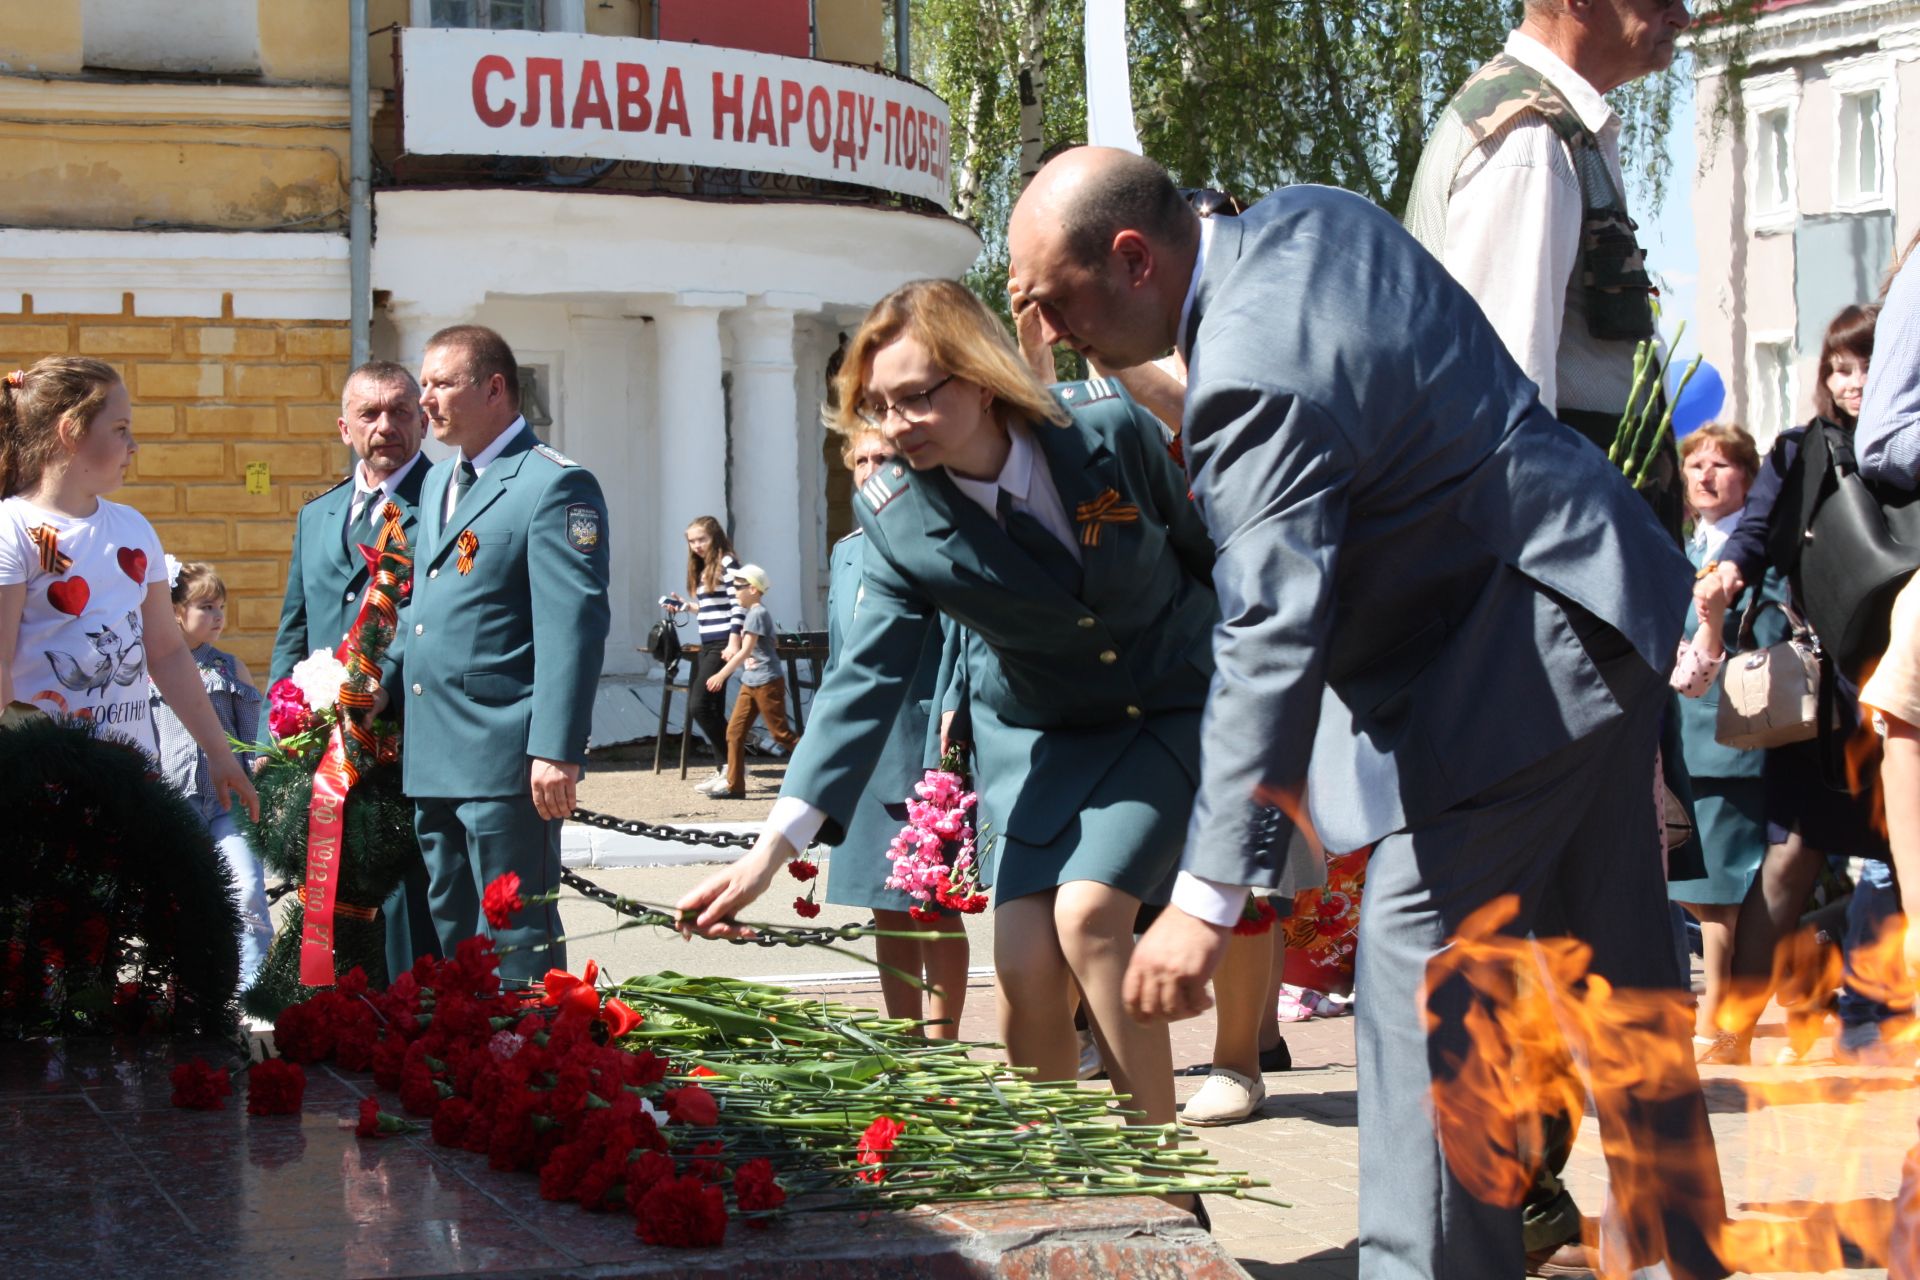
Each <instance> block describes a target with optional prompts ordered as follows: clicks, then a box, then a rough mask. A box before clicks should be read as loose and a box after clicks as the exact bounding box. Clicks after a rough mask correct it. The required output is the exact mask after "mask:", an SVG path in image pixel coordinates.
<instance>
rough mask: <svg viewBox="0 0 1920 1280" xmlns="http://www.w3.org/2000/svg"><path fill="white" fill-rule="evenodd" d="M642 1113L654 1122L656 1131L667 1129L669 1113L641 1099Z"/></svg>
mask: <svg viewBox="0 0 1920 1280" xmlns="http://www.w3.org/2000/svg"><path fill="white" fill-rule="evenodd" d="M640 1113H641V1114H642V1115H644V1116H646V1117H647V1118H648V1119H649V1120H651V1121H653V1124H654V1127H655V1128H656V1129H664V1128H666V1127H667V1113H666V1112H664V1111H662V1110H661V1109H660V1108H658V1107H656V1106H654V1105H653V1104H652V1103H651V1102H649V1101H647V1100H646V1099H645V1098H642V1099H640Z"/></svg>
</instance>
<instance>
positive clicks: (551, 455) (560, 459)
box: [533, 441, 580, 467]
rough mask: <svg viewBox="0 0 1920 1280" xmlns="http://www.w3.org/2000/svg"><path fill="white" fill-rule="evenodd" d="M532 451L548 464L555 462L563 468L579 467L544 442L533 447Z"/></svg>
mask: <svg viewBox="0 0 1920 1280" xmlns="http://www.w3.org/2000/svg"><path fill="white" fill-rule="evenodd" d="M533 451H534V452H535V453H537V454H539V455H540V456H541V457H543V458H545V459H546V460H547V461H548V462H555V463H558V464H559V465H561V466H563V467H577V466H579V465H580V464H579V463H577V462H575V461H574V460H573V459H572V458H569V457H568V456H567V455H566V454H564V453H562V452H560V451H559V450H558V449H556V448H554V447H553V446H552V445H550V444H547V443H546V442H545V441H542V442H541V443H539V444H536V445H534V446H533Z"/></svg>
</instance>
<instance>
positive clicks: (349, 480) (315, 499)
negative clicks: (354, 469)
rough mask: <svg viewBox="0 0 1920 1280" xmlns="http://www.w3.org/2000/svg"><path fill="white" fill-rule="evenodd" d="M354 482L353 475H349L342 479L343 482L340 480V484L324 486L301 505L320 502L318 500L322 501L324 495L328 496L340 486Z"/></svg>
mask: <svg viewBox="0 0 1920 1280" xmlns="http://www.w3.org/2000/svg"><path fill="white" fill-rule="evenodd" d="M352 483H353V477H352V476H351V475H349V476H348V477H347V478H346V479H345V480H342V481H341V482H340V483H339V484H333V485H328V486H327V487H326V488H324V489H322V490H321V491H320V492H318V493H316V494H314V495H313V496H312V497H311V498H308V499H307V501H306V502H303V503H301V504H300V505H301V506H307V505H308V504H310V503H315V502H318V501H320V499H322V498H324V497H326V496H327V495H328V494H330V493H332V492H333V491H334V490H335V489H338V488H341V487H342V486H344V485H350V484H352Z"/></svg>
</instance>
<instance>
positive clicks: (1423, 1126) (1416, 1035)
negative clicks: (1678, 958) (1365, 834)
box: [1356, 624, 1726, 1280]
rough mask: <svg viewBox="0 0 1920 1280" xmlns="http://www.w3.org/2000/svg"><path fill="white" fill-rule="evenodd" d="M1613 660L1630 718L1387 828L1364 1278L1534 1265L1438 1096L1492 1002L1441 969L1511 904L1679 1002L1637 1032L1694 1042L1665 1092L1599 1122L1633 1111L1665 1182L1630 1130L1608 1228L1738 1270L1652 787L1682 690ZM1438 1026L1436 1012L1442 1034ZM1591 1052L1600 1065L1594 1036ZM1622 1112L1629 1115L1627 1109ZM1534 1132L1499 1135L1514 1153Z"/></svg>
mask: <svg viewBox="0 0 1920 1280" xmlns="http://www.w3.org/2000/svg"><path fill="white" fill-rule="evenodd" d="M1576 625H1577V624H1576ZM1613 638H1614V639H1616V640H1617V637H1613ZM1597 657H1598V655H1596V658H1597ZM1603 669H1604V670H1605V671H1606V673H1607V676H1608V684H1609V686H1610V687H1611V688H1612V691H1613V694H1614V696H1615V699H1616V700H1617V701H1618V702H1619V703H1620V705H1621V706H1622V708H1623V709H1624V711H1623V714H1622V715H1620V716H1619V717H1617V718H1616V719H1614V720H1613V721H1611V722H1609V723H1608V724H1606V725H1605V726H1603V727H1602V728H1601V729H1599V730H1597V731H1595V732H1593V733H1591V734H1588V735H1587V736H1585V737H1583V738H1581V739H1579V740H1578V741H1576V742H1573V743H1571V744H1569V745H1567V746H1565V747H1563V748H1561V749H1560V750H1559V751H1557V752H1555V753H1553V754H1552V755H1550V756H1548V757H1547V758H1546V759H1544V760H1541V761H1538V762H1536V763H1535V764H1533V765H1530V766H1528V767H1527V768H1525V769H1523V770H1521V771H1520V772H1519V773H1516V774H1514V775H1513V776H1511V777H1509V778H1507V779H1504V780H1503V781H1501V782H1499V783H1497V784H1496V785H1494V786H1492V787H1489V788H1488V789H1486V790H1485V791H1483V792H1481V793H1480V794H1478V795H1476V796H1473V797H1471V798H1469V799H1468V800H1466V801H1464V802H1462V803H1460V804H1458V805H1455V806H1454V807H1453V808H1451V809H1449V810H1447V811H1446V812H1444V813H1442V814H1440V815H1438V816H1437V817H1435V818H1433V819H1431V820H1430V821H1426V822H1423V823H1421V824H1419V825H1417V826H1414V827H1411V828H1409V829H1406V830H1403V831H1399V832H1395V833H1394V834H1393V835H1390V836H1388V837H1387V838H1385V839H1383V840H1382V841H1380V843H1379V844H1378V846H1376V847H1375V849H1374V852H1373V857H1372V859H1371V860H1370V861H1369V862H1368V865H1367V891H1366V894H1365V896H1364V897H1363V899H1362V901H1361V908H1360V910H1361V922H1360V939H1361V945H1360V948H1359V956H1358V966H1357V975H1356V982H1357V990H1358V991H1359V993H1360V1000H1359V1004H1358V1014H1359V1022H1358V1027H1357V1047H1358V1054H1359V1119H1360V1275H1361V1277H1362V1278H1363V1280H1406V1278H1409V1277H1422V1278H1431V1280H1480V1278H1481V1277H1486V1276H1518V1275H1520V1274H1521V1273H1522V1271H1523V1270H1524V1255H1523V1251H1522V1245H1521V1223H1520V1214H1519V1210H1518V1208H1517V1207H1500V1206H1496V1205H1493V1204H1489V1203H1486V1202H1484V1201H1482V1200H1479V1199H1477V1198H1476V1197H1475V1196H1474V1195H1473V1194H1472V1193H1471V1192H1470V1191H1469V1190H1468V1189H1467V1188H1466V1186H1464V1185H1463V1184H1462V1183H1461V1181H1460V1180H1459V1178H1458V1177H1456V1175H1455V1174H1454V1172H1453V1170H1452V1169H1451V1168H1450V1167H1449V1165H1448V1159H1447V1155H1446V1152H1445V1150H1444V1149H1443V1147H1442V1144H1441V1140H1440V1134H1439V1131H1438V1128H1437V1126H1436V1121H1435V1115H1434V1110H1433V1106H1432V1101H1431V1095H1432V1090H1433V1086H1434V1082H1435V1080H1436V1079H1440V1080H1443V1081H1444V1080H1446V1079H1447V1078H1449V1076H1450V1075H1451V1074H1452V1071H1453V1066H1452V1065H1451V1064H1457V1063H1460V1062H1462V1061H1465V1060H1467V1059H1468V1055H1470V1054H1472V1053H1473V1052H1474V1051H1473V1050H1472V1049H1471V1048H1470V1046H1469V1042H1468V1039H1467V1036H1466V1033H1465V1032H1464V1030H1463V1029H1462V1023H1463V1021H1464V1019H1465V1017H1466V1014H1467V1012H1468V1010H1469V1009H1470V1008H1471V1007H1472V1005H1473V1004H1474V1002H1475V999H1476V997H1475V996H1474V995H1473V993H1471V992H1470V991H1468V990H1467V989H1466V985H1465V983H1464V982H1463V981H1461V980H1460V979H1458V978H1454V979H1450V980H1447V981H1444V982H1442V983H1440V984H1439V985H1437V986H1436V987H1435V988H1434V990H1433V991H1431V992H1428V991H1427V990H1426V983H1427V971H1428V962H1429V961H1430V960H1432V959H1433V958H1434V957H1435V956H1436V955H1438V954H1439V953H1440V952H1441V951H1442V950H1443V949H1444V948H1446V947H1447V945H1448V940H1449V939H1450V938H1452V937H1454V936H1455V935H1456V934H1457V932H1458V931H1459V927H1460V925H1461V923H1462V922H1463V921H1464V920H1465V919H1466V917H1467V916H1469V915H1470V914H1472V913H1473V912H1474V911H1475V910H1476V909H1478V908H1480V907H1481V906H1483V905H1486V904H1487V903H1489V902H1492V901H1493V900H1495V899H1496V898H1499V897H1501V896H1503V895H1513V896H1514V897H1516V898H1517V899H1518V903H1519V908H1520V914H1519V916H1518V918H1517V919H1516V920H1515V921H1513V922H1512V923H1511V924H1510V925H1508V926H1507V932H1509V933H1511V934H1515V935H1524V934H1527V933H1530V932H1533V931H1534V929H1535V926H1536V924H1542V923H1543V922H1546V921H1555V922H1564V924H1565V927H1566V930H1567V932H1568V933H1570V934H1572V935H1573V936H1574V937H1576V938H1578V939H1580V940H1582V941H1584V942H1586V943H1587V944H1588V945H1590V946H1591V947H1592V962H1591V970H1590V971H1591V972H1592V973H1595V974H1598V975H1601V976H1603V977H1604V978H1606V980H1607V981H1608V982H1609V983H1611V984H1612V985H1613V987H1614V988H1615V989H1616V990H1623V991H1624V990H1630V989H1641V990H1646V991H1650V992H1656V993H1657V992H1671V993H1672V994H1673V999H1672V1002H1671V1009H1667V1010H1664V1011H1661V1012H1652V1011H1650V1012H1649V1013H1648V1014H1647V1015H1646V1019H1645V1021H1646V1025H1645V1026H1637V1027H1635V1028H1633V1030H1634V1032H1635V1033H1636V1034H1645V1035H1648V1036H1655V1037H1659V1038H1661V1039H1663V1040H1664V1039H1671V1040H1674V1041H1675V1042H1676V1045H1675V1048H1674V1057H1675V1060H1676V1062H1675V1067H1674V1074H1673V1076H1672V1077H1671V1078H1670V1079H1669V1080H1668V1081H1667V1084H1668V1086H1669V1087H1667V1088H1665V1089H1662V1090H1659V1091H1658V1092H1659V1096H1657V1097H1656V1096H1649V1095H1650V1093H1651V1092H1652V1091H1648V1094H1636V1093H1631V1092H1630V1093H1629V1094H1628V1095H1627V1096H1623V1097H1603V1098H1602V1099H1601V1105H1600V1107H1599V1112H1600V1114H1601V1115H1602V1116H1603V1117H1606V1116H1607V1115H1608V1114H1609V1111H1610V1110H1613V1111H1614V1114H1616V1115H1624V1117H1625V1123H1626V1125H1627V1127H1629V1128H1630V1129H1631V1131H1632V1134H1631V1138H1630V1139H1629V1140H1628V1141H1630V1143H1631V1145H1632V1147H1633V1149H1634V1150H1635V1152H1636V1153H1637V1154H1638V1155H1639V1156H1640V1157H1642V1158H1643V1159H1647V1160H1650V1161H1651V1162H1652V1164H1651V1168H1653V1169H1657V1170H1660V1171H1661V1176H1660V1178H1659V1180H1658V1185H1653V1186H1649V1185H1647V1180H1646V1179H1645V1178H1644V1177H1642V1178H1640V1179H1638V1180H1636V1179H1635V1178H1634V1176H1633V1170H1632V1169H1631V1168H1629V1167H1623V1163H1622V1162H1621V1161H1620V1160H1617V1159H1616V1153H1615V1151H1614V1150H1613V1140H1618V1139H1621V1138H1622V1135H1619V1134H1612V1135H1609V1141H1608V1147H1609V1151H1608V1158H1609V1166H1610V1171H1611V1172H1612V1174H1613V1178H1612V1182H1613V1187H1612V1193H1613V1194H1612V1196H1611V1197H1610V1202H1609V1211H1608V1213H1609V1223H1608V1225H1609V1227H1610V1228H1612V1227H1613V1226H1615V1224H1616V1223H1617V1222H1619V1221H1622V1220H1624V1222H1625V1223H1626V1224H1627V1227H1626V1233H1625V1235H1624V1236H1621V1235H1620V1234H1619V1233H1617V1232H1616V1233H1614V1236H1615V1238H1616V1239H1624V1241H1625V1242H1626V1244H1627V1247H1628V1248H1630V1249H1631V1251H1632V1252H1633V1254H1634V1255H1635V1256H1634V1259H1633V1262H1634V1265H1646V1264H1649V1263H1652V1262H1654V1261H1656V1260H1658V1259H1660V1258H1661V1257H1663V1256H1664V1257H1665V1258H1666V1259H1667V1261H1668V1265H1669V1267H1670V1269H1671V1272H1672V1274H1673V1275H1674V1276H1676V1277H1680V1278H1682V1280H1686V1278H1690V1277H1717V1276H1722V1275H1725V1274H1726V1272H1725V1269H1724V1268H1722V1267H1721V1266H1720V1265H1719V1263H1718V1260H1717V1259H1716V1258H1715V1257H1714V1254H1713V1252H1712V1250H1711V1247H1710V1245H1709V1244H1708V1240H1709V1239H1710V1236H1711V1233H1712V1232H1713V1231H1714V1230H1715V1228H1716V1227H1717V1225H1718V1224H1719V1223H1720V1222H1721V1221H1722V1220H1723V1219H1724V1217H1725V1212H1726V1204H1725V1197H1724V1193H1723V1192H1722V1190H1721V1185H1720V1177H1719V1168H1718V1165H1717V1163H1716V1159H1715V1155H1714V1149H1713V1137H1712V1132H1711V1130H1710V1129H1709V1128H1708V1122H1707V1110H1706V1104H1705V1101H1704V1099H1703V1098H1702V1096H1701V1094H1700V1088H1699V1079H1698V1076H1697V1075H1696V1074H1695V1072H1694V1067H1693V1055H1692V1053H1691V1052H1690V1045H1687V1044H1685V1043H1683V1042H1684V1041H1685V1040H1686V1037H1687V1034H1688V1031H1689V1030H1690V1028H1691V1019H1690V1014H1689V1013H1687V1011H1686V1006H1685V1004H1684V995H1683V994H1682V993H1683V992H1684V990H1685V987H1684V979H1683V976H1682V974H1681V973H1680V972H1679V970H1678V968H1677V965H1676V962H1675V957H1674V950H1673V946H1672V944H1671V939H1670V936H1669V931H1670V925H1669V922H1668V915H1667V897H1666V882H1665V876H1664V873H1663V871H1662V867H1661V859H1660V850H1659V846H1658V840H1659V832H1658V827H1657V825H1656V817H1655V814H1654V810H1653V804H1652V795H1651V791H1652V783H1653V776H1654V744H1655V742H1656V741H1657V739H1658V736H1659V728H1660V717H1661V711H1662V708H1663V707H1664V706H1665V705H1666V701H1667V699H1666V686H1665V682H1664V681H1663V680H1661V679H1660V678H1659V676H1658V675H1657V674H1656V673H1654V672H1653V671H1652V670H1651V669H1649V668H1647V667H1646V666H1645V664H1643V663H1640V662H1639V661H1638V660H1637V659H1636V658H1633V657H1631V655H1624V656H1622V655H1618V654H1616V655H1615V656H1614V658H1613V660H1612V661H1610V662H1608V663H1606V664H1605V666H1604V668H1603ZM1540 932H1541V933H1542V934H1544V933H1545V928H1544V927H1542V928H1541V930H1540ZM1610 1007H1611V1006H1610ZM1430 1016H1431V1017H1435V1018H1437V1021H1435V1022H1434V1024H1433V1025H1434V1029H1433V1030H1432V1031H1428V1030H1427V1029H1426V1028H1427V1026H1428V1021H1429V1018H1430ZM1561 1021H1562V1023H1563V1027H1566V1026H1567V1025H1568V1024H1567V1020H1566V1019H1565V1018H1562V1019H1561ZM1573 1041H1574V1042H1573V1044H1572V1045H1571V1047H1572V1049H1573V1051H1574V1055H1575V1057H1576V1058H1578V1059H1580V1060H1582V1061H1584V1060H1585V1053H1584V1048H1585V1046H1584V1044H1583V1043H1582V1042H1581V1041H1580V1040H1579V1039H1578V1037H1577V1036H1575V1037H1573ZM1615 1101H1618V1103H1619V1108H1618V1109H1614V1108H1612V1107H1610V1105H1609V1104H1610V1103H1612V1102H1615ZM1604 1124H1605V1121H1604V1120H1603V1125H1604ZM1517 1137H1518V1135H1517V1134H1500V1133H1493V1134H1491V1135H1490V1139H1489V1140H1490V1141H1491V1142H1493V1143H1494V1144H1496V1145H1504V1146H1505V1148H1506V1149H1507V1150H1513V1149H1515V1146H1516V1143H1517ZM1638 1167H1639V1168H1642V1169H1645V1168H1647V1167H1648V1166H1647V1165H1640V1166H1638ZM1636 1187H1638V1190H1639V1194H1638V1195H1636V1193H1635V1188H1636ZM1616 1213H1617V1214H1618V1215H1620V1218H1618V1219H1616V1218H1615V1217H1614V1215H1615V1214H1616Z"/></svg>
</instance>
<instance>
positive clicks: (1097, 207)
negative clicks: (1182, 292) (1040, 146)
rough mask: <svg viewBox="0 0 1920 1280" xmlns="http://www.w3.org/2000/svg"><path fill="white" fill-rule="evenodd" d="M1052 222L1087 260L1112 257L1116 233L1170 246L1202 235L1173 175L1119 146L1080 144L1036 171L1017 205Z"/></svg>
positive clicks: (1071, 250)
mask: <svg viewBox="0 0 1920 1280" xmlns="http://www.w3.org/2000/svg"><path fill="white" fill-rule="evenodd" d="M1023 209H1030V210H1031V215H1032V216H1033V217H1036V218H1044V219H1046V220H1047V221H1049V222H1051V223H1052V224H1053V225H1054V227H1055V228H1056V230H1057V232H1058V234H1059V235H1060V236H1061V237H1062V238H1063V245H1064V248H1065V249H1066V251H1067V253H1068V254H1069V255H1071V257H1072V259H1073V260H1074V261H1075V262H1077V263H1079V264H1080V265H1082V266H1086V265H1088V264H1091V263H1094V262H1097V261H1099V260H1100V259H1102V258H1104V257H1106V255H1107V253H1108V252H1109V251H1110V250H1111V249H1112V247H1113V238H1114V237H1115V236H1116V235H1118V234H1119V233H1120V232H1122V231H1126V230H1133V231H1137V232H1139V233H1141V234H1142V235H1145V236H1147V237H1149V238H1151V239H1152V240H1154V241H1156V242H1158V243H1162V244H1165V245H1168V246H1170V247H1176V248H1177V247H1183V246H1185V245H1189V244H1192V243H1193V242H1194V241H1196V240H1198V238H1199V235H1200V232H1199V224H1198V223H1197V222H1196V221H1195V219H1194V215H1193V211H1192V209H1190V208H1189V207H1188V206H1187V202H1186V201H1185V200H1183V199H1181V197H1180V192H1179V190H1178V188H1176V187H1175V186H1174V185H1173V179H1172V178H1171V177H1170V176H1168V174H1167V171H1166V170H1165V169H1162V168H1161V167H1160V166H1159V165H1157V164H1155V163H1154V162H1153V161H1151V160H1149V159H1147V158H1146V157H1145V156H1138V155H1135V154H1134V153H1133V152H1131V151H1121V150H1119V149H1117V148H1114V147H1075V148H1074V149H1073V150H1071V151H1066V152H1062V153H1061V154H1060V155H1059V156H1056V157H1055V158H1054V159H1053V160H1052V161H1050V162H1049V163H1048V164H1047V165H1046V167H1045V168H1043V169H1041V170H1040V172H1039V173H1038V174H1036V175H1035V176H1034V179H1033V182H1032V184H1031V185H1030V186H1029V187H1028V188H1027V191H1026V193H1025V194H1024V195H1022V196H1021V198H1020V202H1019V204H1018V205H1017V206H1016V207H1015V210H1014V217H1015V219H1016V220H1018V219H1019V218H1020V216H1021V210H1023Z"/></svg>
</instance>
